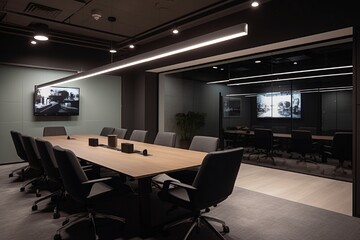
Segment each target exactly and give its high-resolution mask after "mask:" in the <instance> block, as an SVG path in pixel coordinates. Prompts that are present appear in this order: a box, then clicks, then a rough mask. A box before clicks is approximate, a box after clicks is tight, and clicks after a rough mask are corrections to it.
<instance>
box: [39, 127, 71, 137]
mask: <svg viewBox="0 0 360 240" xmlns="http://www.w3.org/2000/svg"><path fill="white" fill-rule="evenodd" d="M61 135H67V133H66V129H65V127H62V126H59V127H44V130H43V136H44V137H45V136H61Z"/></svg>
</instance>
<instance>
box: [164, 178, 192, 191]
mask: <svg viewBox="0 0 360 240" xmlns="http://www.w3.org/2000/svg"><path fill="white" fill-rule="evenodd" d="M170 185H174V186H177V187H182V188H185V189H187V190H196V188H195V187H193V186H191V185H188V184H185V183H182V182H177V181H172V180H166V181H165V182H164V185H163V188H162V189H163V190H165V191H167V190H169V187H170Z"/></svg>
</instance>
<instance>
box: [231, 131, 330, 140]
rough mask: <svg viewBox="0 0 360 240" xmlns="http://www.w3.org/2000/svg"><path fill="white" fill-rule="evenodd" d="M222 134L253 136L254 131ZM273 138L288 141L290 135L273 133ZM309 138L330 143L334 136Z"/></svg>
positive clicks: (313, 136)
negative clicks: (286, 139)
mask: <svg viewBox="0 0 360 240" xmlns="http://www.w3.org/2000/svg"><path fill="white" fill-rule="evenodd" d="M224 133H230V134H238V135H248V136H254V131H246V130H225V131H224ZM273 137H275V138H288V139H290V138H291V134H290V133H273ZM311 137H312V140H314V141H330V142H331V141H332V140H333V139H334V136H328V135H311Z"/></svg>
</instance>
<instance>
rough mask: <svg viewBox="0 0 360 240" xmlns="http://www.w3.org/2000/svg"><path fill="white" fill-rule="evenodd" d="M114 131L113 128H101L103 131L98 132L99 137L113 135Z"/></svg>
mask: <svg viewBox="0 0 360 240" xmlns="http://www.w3.org/2000/svg"><path fill="white" fill-rule="evenodd" d="M114 129H115V128H113V127H103V129H102V130H101V132H100V136H107V135H110V134H113V132H114Z"/></svg>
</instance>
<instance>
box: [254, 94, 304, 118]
mask: <svg viewBox="0 0 360 240" xmlns="http://www.w3.org/2000/svg"><path fill="white" fill-rule="evenodd" d="M256 105H257V117H258V118H301V93H300V92H297V91H294V92H292V94H291V93H290V92H273V93H262V94H258V95H257V97H256Z"/></svg>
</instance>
